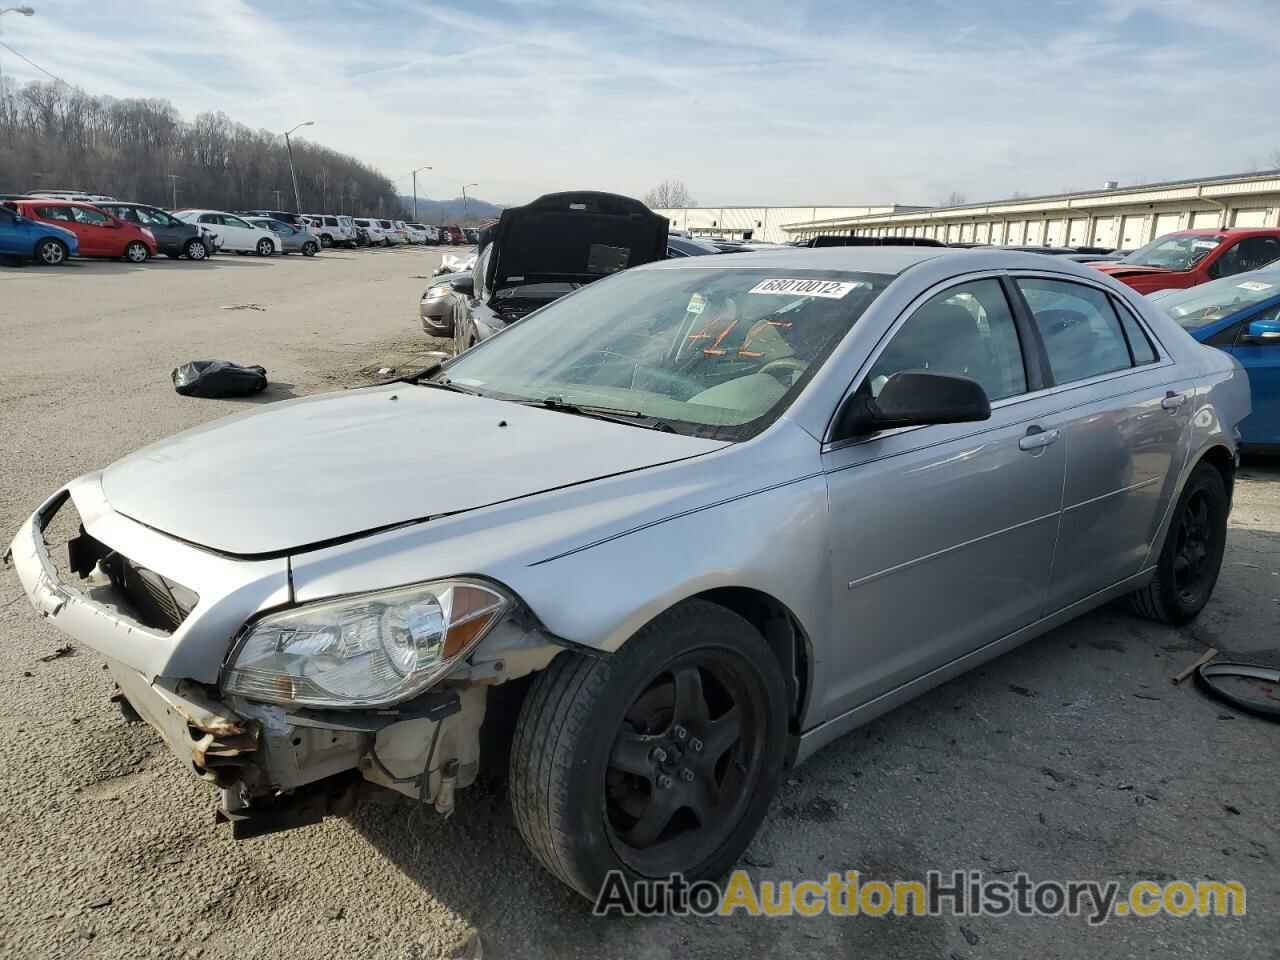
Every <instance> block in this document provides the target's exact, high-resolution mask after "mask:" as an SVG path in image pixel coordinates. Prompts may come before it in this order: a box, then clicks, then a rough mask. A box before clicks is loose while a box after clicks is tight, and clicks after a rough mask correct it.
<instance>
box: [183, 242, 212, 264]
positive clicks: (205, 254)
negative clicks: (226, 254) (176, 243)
mask: <svg viewBox="0 0 1280 960" xmlns="http://www.w3.org/2000/svg"><path fill="white" fill-rule="evenodd" d="M184 252H185V253H186V255H187V259H188V260H207V259H208V258H209V248H208V247H206V246H205V243H204V241H203V240H191V241H189V242H188V243H187V246H186V249H185V251H184Z"/></svg>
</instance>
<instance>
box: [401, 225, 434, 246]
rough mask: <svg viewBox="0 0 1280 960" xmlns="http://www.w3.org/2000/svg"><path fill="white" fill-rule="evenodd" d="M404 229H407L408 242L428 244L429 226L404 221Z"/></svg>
mask: <svg viewBox="0 0 1280 960" xmlns="http://www.w3.org/2000/svg"><path fill="white" fill-rule="evenodd" d="M405 229H406V230H408V231H409V242H410V243H421V244H428V243H430V242H431V234H430V233H429V232H428V231H429V230H430V227H427V226H426V225H424V224H421V223H406V224H405Z"/></svg>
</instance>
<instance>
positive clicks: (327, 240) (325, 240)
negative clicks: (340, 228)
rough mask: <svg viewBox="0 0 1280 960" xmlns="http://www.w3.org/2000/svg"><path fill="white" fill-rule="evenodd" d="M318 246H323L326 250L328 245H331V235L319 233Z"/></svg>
mask: <svg viewBox="0 0 1280 960" xmlns="http://www.w3.org/2000/svg"><path fill="white" fill-rule="evenodd" d="M320 246H322V247H324V248H325V249H326V250H327V249H328V248H329V247H332V246H333V237H331V236H329V235H328V234H327V233H322V234H320Z"/></svg>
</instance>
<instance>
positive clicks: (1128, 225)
mask: <svg viewBox="0 0 1280 960" xmlns="http://www.w3.org/2000/svg"><path fill="white" fill-rule="evenodd" d="M1146 242H1147V218H1146V217H1144V216H1139V217H1123V218H1121V220H1120V246H1121V247H1123V248H1124V249H1126V250H1134V249H1137V248H1138V247H1141V246H1142V245H1143V244H1145V243H1146Z"/></svg>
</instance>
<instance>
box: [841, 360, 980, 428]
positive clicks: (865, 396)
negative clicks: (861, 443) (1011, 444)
mask: <svg viewBox="0 0 1280 960" xmlns="http://www.w3.org/2000/svg"><path fill="white" fill-rule="evenodd" d="M990 417H991V401H990V400H988V399H987V392H986V391H985V390H983V389H982V386H981V385H980V384H978V383H977V382H976V381H974V380H970V379H969V378H967V377H951V376H947V375H945V374H941V373H927V372H925V371H922V370H921V371H902V372H899V373H895V374H893V375H892V376H891V377H889V379H888V380H886V381H885V383H884V386H883V387H881V388H880V395H879V396H878V397H872V396H871V395H870V392H869V391H865V390H859V391H858V392H857V393H855V394H854V395H853V396H851V397H850V398H849V399H848V401H847V402H846V403H845V406H844V408H843V409H842V410H841V411H840V416H839V418H838V419H837V427H836V435H837V437H838V438H840V439H844V438H845V437H856V436H861V435H863V434H868V433H875V432H876V431H877V430H892V429H894V428H896V427H917V426H924V425H926V424H933V423H970V422H975V421H979V420H987V419H990Z"/></svg>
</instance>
